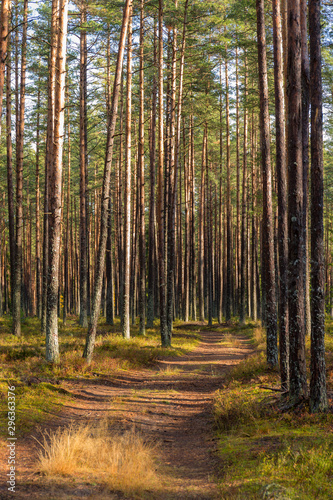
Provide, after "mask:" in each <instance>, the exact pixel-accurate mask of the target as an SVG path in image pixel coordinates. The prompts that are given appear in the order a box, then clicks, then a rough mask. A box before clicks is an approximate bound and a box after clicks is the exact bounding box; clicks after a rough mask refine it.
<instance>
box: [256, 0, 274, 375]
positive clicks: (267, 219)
mask: <svg viewBox="0 0 333 500" xmlns="http://www.w3.org/2000/svg"><path fill="white" fill-rule="evenodd" d="M264 7H265V6H264V0H256V10H257V36H258V66H259V95H260V139H261V141H260V142H261V165H262V181H263V251H262V256H264V258H265V263H264V264H265V265H264V270H265V274H264V281H265V298H266V304H265V305H266V311H265V320H266V329H267V364H268V366H269V367H270V368H274V367H275V366H276V365H277V363H278V352H277V319H276V298H275V266H274V224H273V206H272V170H271V158H270V133H269V108H268V80H267V56H266V33H265V8H264Z"/></svg>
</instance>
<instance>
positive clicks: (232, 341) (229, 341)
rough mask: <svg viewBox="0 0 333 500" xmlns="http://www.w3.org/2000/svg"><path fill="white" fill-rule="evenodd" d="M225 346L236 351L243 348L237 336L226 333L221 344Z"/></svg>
mask: <svg viewBox="0 0 333 500" xmlns="http://www.w3.org/2000/svg"><path fill="white" fill-rule="evenodd" d="M221 343H222V344H223V345H226V346H228V347H233V348H234V349H238V348H240V347H241V346H242V342H241V340H240V339H239V338H237V336H236V335H233V334H232V333H225V334H224V335H223V340H222V342H221Z"/></svg>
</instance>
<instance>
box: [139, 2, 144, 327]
mask: <svg viewBox="0 0 333 500" xmlns="http://www.w3.org/2000/svg"><path fill="white" fill-rule="evenodd" d="M143 43H144V0H141V1H140V70H139V94H140V99H139V100H140V104H139V106H140V111H139V151H138V183H139V190H138V197H139V273H140V284H139V317H140V319H139V333H140V335H145V333H146V324H145V323H146V234H145V155H144V140H145V130H144V121H145V120H144V74H143V65H144V54H143Z"/></svg>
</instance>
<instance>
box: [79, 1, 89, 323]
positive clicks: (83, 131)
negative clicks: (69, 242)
mask: <svg viewBox="0 0 333 500" xmlns="http://www.w3.org/2000/svg"><path fill="white" fill-rule="evenodd" d="M80 22H81V31H80V325H81V326H83V327H84V328H86V327H87V326H88V261H87V253H88V248H87V225H88V220H87V175H86V172H87V32H86V30H85V23H86V22H87V6H86V0H82V1H81V5H80Z"/></svg>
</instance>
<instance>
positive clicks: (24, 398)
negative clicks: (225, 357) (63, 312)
mask: <svg viewBox="0 0 333 500" xmlns="http://www.w3.org/2000/svg"><path fill="white" fill-rule="evenodd" d="M86 332H87V330H86V329H84V328H81V327H80V326H79V324H78V320H77V318H75V317H69V318H68V319H67V324H66V326H64V325H63V323H62V321H61V320H60V321H59V344H60V363H59V364H58V365H52V364H50V363H48V362H46V361H45V337H44V335H41V333H40V321H39V320H38V319H37V318H28V319H25V320H24V321H22V336H21V337H20V338H17V337H14V336H13V335H12V334H11V320H10V318H8V317H4V318H0V412H1V416H3V415H5V414H6V412H7V410H8V408H7V387H8V384H10V385H14V386H15V387H16V391H15V393H16V418H17V421H16V423H17V426H16V428H17V435H19V434H24V433H25V432H27V431H28V430H30V429H31V428H32V427H33V426H34V425H35V424H36V423H39V422H42V421H43V420H46V419H48V418H50V413H56V412H58V411H59V410H60V409H61V406H62V405H63V404H64V403H65V402H66V401H70V397H69V395H67V394H65V391H64V390H63V389H62V388H61V381H62V380H63V379H75V378H78V377H80V378H93V377H95V376H96V375H97V374H98V375H102V376H113V375H115V374H116V373H118V372H119V371H121V370H130V369H138V368H149V367H151V366H153V365H154V363H156V361H157V360H158V358H159V357H161V356H163V357H168V356H169V357H175V356H181V355H183V354H185V353H187V352H189V351H190V350H193V349H194V348H195V346H196V345H197V344H198V342H199V340H200V337H199V334H198V333H195V332H194V333H190V332H189V331H188V330H187V329H186V328H184V329H183V327H182V324H181V323H180V322H176V323H175V330H174V335H173V339H172V347H171V348H169V349H162V348H161V340H160V335H159V328H158V324H157V325H156V326H155V327H154V328H153V329H149V330H147V335H146V336H144V337H143V336H140V335H139V334H138V326H137V325H135V326H133V327H132V328H131V335H132V338H131V339H130V340H129V341H126V340H124V339H123V338H122V335H121V328H120V322H119V320H115V324H114V325H113V326H110V325H106V324H105V320H101V322H100V323H99V325H98V330H97V337H96V348H95V353H94V358H93V361H92V363H91V364H90V365H87V363H86V361H85V360H84V359H83V358H82V352H83V348H84V344H85V337H86ZM1 423H3V424H2V425H1V427H0V436H2V437H7V427H6V425H5V424H6V419H4V418H2V417H1Z"/></svg>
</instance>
